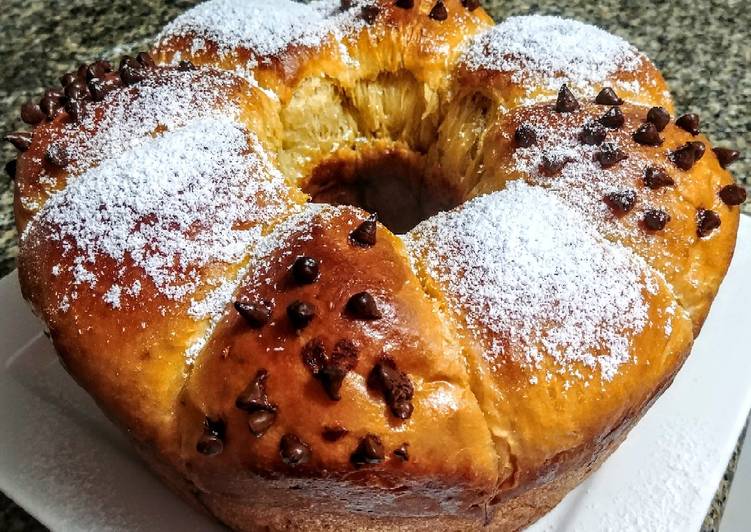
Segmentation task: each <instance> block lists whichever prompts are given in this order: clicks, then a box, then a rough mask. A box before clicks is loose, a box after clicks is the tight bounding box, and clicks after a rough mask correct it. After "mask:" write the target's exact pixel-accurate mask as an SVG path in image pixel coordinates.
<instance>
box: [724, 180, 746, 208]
mask: <svg viewBox="0 0 751 532" xmlns="http://www.w3.org/2000/svg"><path fill="white" fill-rule="evenodd" d="M720 199H721V200H722V202H723V203H724V204H725V205H740V204H741V203H743V202H744V201H746V189H745V188H743V187H742V186H740V185H735V184H733V185H725V186H724V187H722V188H721V189H720Z"/></svg>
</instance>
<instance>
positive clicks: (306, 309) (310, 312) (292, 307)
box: [287, 299, 316, 329]
mask: <svg viewBox="0 0 751 532" xmlns="http://www.w3.org/2000/svg"><path fill="white" fill-rule="evenodd" d="M315 315H316V308H315V307H314V306H313V305H312V304H310V303H306V302H305V301H301V300H299V299H297V300H295V301H293V302H292V303H290V304H289V305H287V317H288V318H289V321H290V323H292V326H293V327H294V328H295V329H303V328H305V327H306V326H307V325H308V323H310V322H311V320H312V319H313V318H314V317H315Z"/></svg>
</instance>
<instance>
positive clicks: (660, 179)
mask: <svg viewBox="0 0 751 532" xmlns="http://www.w3.org/2000/svg"><path fill="white" fill-rule="evenodd" d="M642 180H643V181H644V185H646V186H647V187H648V188H651V189H652V190H657V189H658V188H662V187H672V186H673V185H675V181H673V178H672V177H670V176H669V175H668V173H667V172H666V171H665V169H663V168H660V167H659V166H648V167H647V168H646V169H645V170H644V177H643V178H642Z"/></svg>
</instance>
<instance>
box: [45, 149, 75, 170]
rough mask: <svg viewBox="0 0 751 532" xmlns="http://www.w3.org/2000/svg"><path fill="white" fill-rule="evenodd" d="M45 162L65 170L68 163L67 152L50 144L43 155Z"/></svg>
mask: <svg viewBox="0 0 751 532" xmlns="http://www.w3.org/2000/svg"><path fill="white" fill-rule="evenodd" d="M44 158H45V160H46V161H47V162H48V163H50V164H51V165H52V166H55V167H57V168H65V167H66V166H68V163H70V159H69V158H68V152H67V150H66V149H65V148H63V147H62V146H60V145H59V144H50V145H49V147H47V151H46V152H45V154H44Z"/></svg>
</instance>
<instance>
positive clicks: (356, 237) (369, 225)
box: [349, 214, 378, 247]
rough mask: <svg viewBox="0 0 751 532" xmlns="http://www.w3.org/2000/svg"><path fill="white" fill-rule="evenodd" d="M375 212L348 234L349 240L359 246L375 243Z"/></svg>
mask: <svg viewBox="0 0 751 532" xmlns="http://www.w3.org/2000/svg"><path fill="white" fill-rule="evenodd" d="M377 221H378V215H377V214H371V215H370V216H369V217H368V219H367V220H365V221H364V222H362V223H361V224H360V225H358V226H357V228H356V229H355V230H354V231H352V232H351V233H350V234H349V241H350V242H352V243H353V244H355V245H357V246H360V247H370V246H374V245H375V243H376V230H377V228H378V224H377V223H376V222H377Z"/></svg>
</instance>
